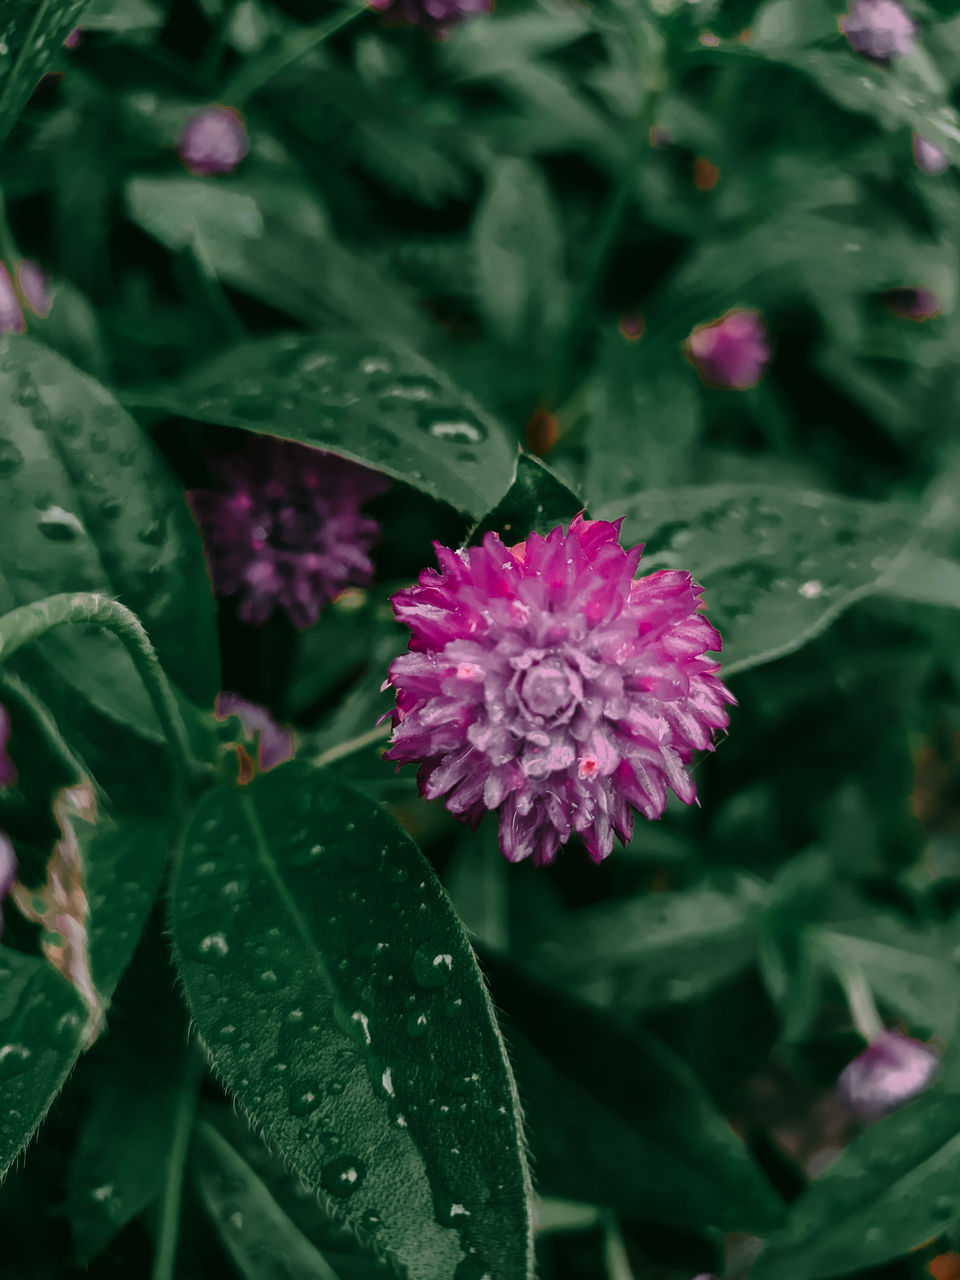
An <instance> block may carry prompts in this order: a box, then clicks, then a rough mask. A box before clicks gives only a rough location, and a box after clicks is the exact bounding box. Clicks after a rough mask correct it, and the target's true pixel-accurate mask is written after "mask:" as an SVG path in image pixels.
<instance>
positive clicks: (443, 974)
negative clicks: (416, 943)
mask: <svg viewBox="0 0 960 1280" xmlns="http://www.w3.org/2000/svg"><path fill="white" fill-rule="evenodd" d="M410 967H411V969H412V970H413V976H414V980H415V981H416V982H418V983H419V984H420V986H421V987H442V986H444V984H445V983H446V982H447V981H448V980H449V978H450V974H451V972H452V971H453V956H451V955H450V954H449V953H447V952H445V951H439V952H438V951H437V950H436V949H435V948H434V947H418V948H417V950H416V951H415V952H414V954H413V960H412V961H411V964H410Z"/></svg>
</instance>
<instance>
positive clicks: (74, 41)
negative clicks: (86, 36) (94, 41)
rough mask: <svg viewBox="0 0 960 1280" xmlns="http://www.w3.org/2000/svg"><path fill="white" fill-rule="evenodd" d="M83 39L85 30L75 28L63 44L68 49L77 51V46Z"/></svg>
mask: <svg viewBox="0 0 960 1280" xmlns="http://www.w3.org/2000/svg"><path fill="white" fill-rule="evenodd" d="M82 38H83V28H82V27H74V28H73V30H72V31H71V32H70V34H69V35H68V36H67V38H66V40H64V42H63V43H64V44H65V45H66V46H67V48H68V49H75V48H76V47H77V45H78V44H79V43H80V41H81V39H82Z"/></svg>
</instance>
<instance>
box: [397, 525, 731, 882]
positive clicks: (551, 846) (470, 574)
mask: <svg viewBox="0 0 960 1280" xmlns="http://www.w3.org/2000/svg"><path fill="white" fill-rule="evenodd" d="M620 523H621V522H620V521H619V520H618V521H614V522H613V523H610V522H608V521H605V520H584V519H583V518H582V517H581V516H578V517H577V518H576V519H575V520H574V521H573V522H572V523H571V525H570V527H569V530H568V531H567V532H566V533H564V531H563V529H562V528H559V527H558V528H556V529H554V530H553V532H552V533H551V534H549V536H548V537H546V538H543V537H541V536H540V535H539V534H537V533H532V534H531V535H530V536H529V538H527V539H526V541H525V542H521V543H518V544H517V545H516V546H514V547H506V546H504V544H503V543H502V542H501V541H500V539H499V537H497V535H496V534H494V533H488V534H487V535H486V536H485V537H484V539H483V545H482V546H479V547H467V548H464V549H462V550H460V551H451V550H450V549H449V548H447V547H442V546H440V545H439V544H435V547H436V553H437V559H438V560H439V562H440V571H439V572H437V571H436V570H434V569H425V570H424V571H423V572H422V573H421V575H420V579H419V583H418V584H417V585H415V586H412V587H407V588H405V589H404V590H403V591H399V592H398V593H397V594H396V595H395V596H394V597H393V607H394V612H395V613H396V615H397V618H398V619H399V620H400V621H401V622H403V623H404V624H405V625H406V626H408V627H409V628H410V631H411V633H412V634H411V638H410V645H409V651H408V652H407V653H405V654H402V655H401V656H400V657H399V658H397V659H396V660H395V661H394V663H393V664H392V666H391V667H390V677H389V680H388V681H387V682H386V684H385V685H384V688H387V687H388V686H389V685H393V687H394V688H395V689H396V691H397V705H396V709H395V711H394V712H393V724H394V731H393V739H392V743H391V747H390V749H389V751H388V752H387V753H386V758H387V759H388V760H396V761H398V762H399V763H400V764H409V763H413V762H414V761H416V762H419V764H420V771H419V774H418V781H419V784H420V792H421V794H422V795H424V796H425V797H426V798H427V799H428V800H435V799H436V798H437V797H439V796H443V795H445V796H446V797H447V800H446V805H447V808H448V809H449V810H450V812H451V813H453V814H454V815H455V816H456V817H457V818H458V819H459V820H460V821H462V822H468V823H470V825H471V826H474V827H475V826H476V825H477V824H478V823H479V822H480V819H481V818H482V817H483V815H484V813H485V812H486V811H487V810H488V809H493V810H496V811H498V812H499V815H500V826H499V835H500V848H501V849H502V851H503V853H504V854H505V856H506V857H507V858H509V859H510V861H511V862H518V861H519V860H520V859H521V858H531V857H532V858H533V860H534V862H535V863H536V864H538V865H543V864H545V863H549V862H552V861H553V860H554V858H555V857H556V854H557V850H558V849H559V848H560V846H561V845H564V844H566V843H567V841H568V840H569V839H570V837H571V835H572V834H574V833H576V834H577V835H579V836H580V837H581V838H582V839H583V841H584V843H585V844H586V846H587V850H588V852H589V854H590V856H591V858H593V860H594V861H595V862H599V861H600V860H601V859H603V858H605V857H606V856H607V855H608V854H609V853H610V852H611V850H612V848H613V838H614V835H616V836H617V837H618V838H619V839H620V841H621V842H622V843H626V841H628V840H629V839H630V837H631V834H632V831H633V811H634V810H637V811H638V812H639V813H641V814H643V815H644V817H647V818H658V817H659V816H660V815H661V814H662V813H663V810H664V806H665V805H666V802H667V788H668V787H669V788H670V789H671V790H673V791H674V792H675V793H676V794H677V795H678V796H679V797H680V799H681V800H683V801H684V802H685V803H686V804H690V803H691V802H692V801H693V800H694V798H695V795H696V789H695V787H694V784H693V779H692V778H691V777H690V775H689V774H688V773H687V771H686V769H685V767H684V766H685V765H687V764H688V763H689V761H690V758H691V756H692V755H693V752H694V751H701V750H705V749H709V748H710V747H711V740H712V737H713V731H714V730H715V729H722V728H724V727H726V725H727V722H728V716H727V711H726V708H725V706H724V704H725V703H728V702H733V700H734V699H733V697H732V696H731V694H730V693H729V692H728V690H727V689H726V688H725V687H724V686H723V685H722V684H721V683H720V681H719V679H717V677H716V675H715V674H714V672H716V671H717V670H718V663H717V662H716V661H715V660H714V659H713V658H709V657H707V656H706V653H707V651H708V650H711V649H719V648H720V637H719V635H718V634H717V632H716V631H715V630H714V629H713V627H712V626H710V624H709V623H708V622H707V620H706V618H704V617H703V616H702V614H701V613H700V609H701V608H702V607H703V606H702V604H701V602H700V594H701V588H700V587H699V586H697V584H696V583H694V582H693V581H692V580H691V577H690V575H689V573H681V572H678V571H673V570H670V571H662V572H659V573H651V574H649V575H648V576H647V577H645V578H640V579H638V580H636V581H635V580H634V573H635V572H636V569H637V564H638V562H639V560H640V554H641V551H642V550H643V548H642V547H634V548H633V549H632V550H631V551H624V550H622V549H621V547H620V546H619V545H618V541H617V539H618V537H619V532H620Z"/></svg>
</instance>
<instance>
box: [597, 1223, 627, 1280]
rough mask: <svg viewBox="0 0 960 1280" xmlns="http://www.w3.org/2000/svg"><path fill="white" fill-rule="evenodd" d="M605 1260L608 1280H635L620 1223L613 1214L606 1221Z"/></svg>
mask: <svg viewBox="0 0 960 1280" xmlns="http://www.w3.org/2000/svg"><path fill="white" fill-rule="evenodd" d="M603 1260H604V1263H605V1265H606V1270H607V1280H634V1276H633V1269H632V1267H631V1266H630V1259H629V1258H628V1257H627V1249H626V1245H625V1244H624V1243H623V1235H622V1233H621V1231H620V1223H619V1221H618V1220H617V1216H616V1214H613V1213H611V1214H610V1215H609V1216H608V1217H607V1220H606V1228H605V1230H604V1239H603Z"/></svg>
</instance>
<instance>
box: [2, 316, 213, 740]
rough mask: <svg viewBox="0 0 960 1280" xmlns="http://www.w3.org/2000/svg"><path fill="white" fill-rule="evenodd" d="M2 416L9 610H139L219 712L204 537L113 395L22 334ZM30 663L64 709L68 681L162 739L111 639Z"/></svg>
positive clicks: (88, 638) (11, 360)
mask: <svg viewBox="0 0 960 1280" xmlns="http://www.w3.org/2000/svg"><path fill="white" fill-rule="evenodd" d="M0 419H2V421H3V423H4V435H3V440H2V441H0V484H2V486H3V509H4V537H3V547H2V551H0V612H5V611H7V610H9V609H12V608H14V607H16V606H17V605H21V604H26V603H29V602H32V601H34V600H39V599H41V598H43V597H45V596H48V595H53V594H55V593H57V592H59V591H64V590H66V591H78V592H82V591H100V592H105V593H107V594H109V595H111V596H113V597H114V598H116V599H118V600H119V601H120V602H121V603H122V604H125V605H127V606H128V607H129V608H130V609H132V610H133V611H134V612H135V613H136V614H138V616H139V617H140V618H141V620H142V621H143V623H144V626H145V627H146V628H147V630H148V631H149V634H150V637H151V639H152V641H153V643H154V645H155V647H156V649H157V652H158V654H159V657H160V660H161V662H162V664H163V666H164V667H165V669H166V671H167V673H168V674H169V675H170V676H171V677H172V678H173V679H174V680H175V681H176V682H177V683H178V684H179V685H180V686H181V688H182V689H183V690H184V691H185V692H186V693H187V694H189V695H190V696H191V697H192V698H194V699H196V700H197V701H198V702H201V703H206V704H212V702H213V698H214V696H215V694H216V692H217V690H218V688H219V680H220V677H219V671H218V666H219V664H218V654H217V636H216V625H215V612H214V607H213V597H212V594H211V589H210V583H209V579H208V577H207V572H206V568H205V565H204V560H203V553H202V549H201V544H200V538H199V534H198V533H197V529H196V526H195V524H194V521H193V518H192V516H191V515H190V512H189V509H188V508H187V505H186V502H185V501H184V497H183V491H182V489H181V487H180V485H179V484H178V483H177V481H176V480H175V479H174V477H173V476H172V475H171V474H170V472H169V471H168V469H167V467H166V465H165V463H164V461H163V459H162V458H161V457H160V456H159V454H158V453H157V452H156V451H155V450H154V448H153V446H152V445H151V444H150V442H149V441H148V440H146V439H144V436H143V433H142V432H141V431H140V429H139V428H138V427H137V425H136V423H135V422H134V421H133V420H132V419H131V418H130V416H129V415H128V414H127V413H125V412H124V410H123V409H121V408H120V406H119V405H118V404H117V403H116V402H115V401H114V400H113V398H112V397H111V396H110V394H109V393H108V392H107V391H106V390H105V389H104V388H103V387H101V386H100V385H99V384H98V383H96V382H94V381H93V380H92V379H90V378H88V377H87V376H86V375H85V374H82V373H80V372H79V371H78V370H76V369H74V368H73V366H72V365H69V364H67V362H66V361H65V360H63V359H62V358H61V357H60V356H58V355H56V354H55V353H54V352H52V351H50V350H49V349H48V348H46V347H42V346H40V345H38V344H37V343H34V342H32V341H30V340H29V339H26V338H22V337H7V338H4V339H2V340H0ZM40 659H42V660H40ZM21 664H22V667H23V669H24V671H26V672H37V671H42V674H41V676H40V677H39V678H37V679H35V681H34V683H36V685H37V686H38V687H39V688H41V689H42V690H43V694H44V697H45V698H46V699H49V700H50V703H51V706H52V708H53V710H54V711H58V710H60V708H61V703H62V699H61V698H60V697H59V695H58V693H57V687H58V685H59V684H60V683H62V682H66V683H67V684H69V685H72V686H73V687H74V688H75V689H77V690H80V691H82V693H83V694H84V695H85V697H86V698H87V699H88V700H89V701H90V702H91V703H93V704H94V706H96V707H97V708H98V709H99V710H100V711H102V712H103V713H104V714H106V715H107V716H108V717H111V718H113V719H120V720H122V721H124V722H125V723H126V724H128V725H129V726H132V727H133V728H135V729H136V730H138V731H143V730H144V729H147V730H151V729H152V730H153V731H154V732H158V726H157V722H156V718H155V716H154V713H153V710H152V707H151V706H150V702H149V699H148V697H147V694H146V692H145V690H144V688H143V685H142V682H141V680H140V677H139V676H138V675H137V674H136V671H135V669H134V667H133V664H132V662H131V661H130V659H129V657H128V655H127V654H126V652H125V650H124V649H123V646H122V645H121V644H120V643H119V642H118V641H116V640H115V639H114V638H113V637H111V636H107V635H104V634H101V633H83V632H81V631H79V629H77V628H71V629H69V630H66V629H61V630H58V631H55V632H51V633H50V634H49V635H48V636H45V637H44V638H43V639H42V640H40V641H39V642H37V643H36V644H35V645H31V646H30V649H29V650H27V651H24V653H23V654H22V655H20V656H18V658H17V660H16V665H17V666H18V667H19V666H21ZM61 718H63V717H61Z"/></svg>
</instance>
